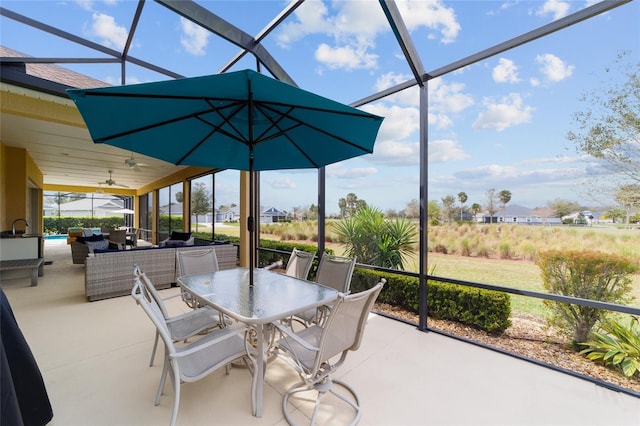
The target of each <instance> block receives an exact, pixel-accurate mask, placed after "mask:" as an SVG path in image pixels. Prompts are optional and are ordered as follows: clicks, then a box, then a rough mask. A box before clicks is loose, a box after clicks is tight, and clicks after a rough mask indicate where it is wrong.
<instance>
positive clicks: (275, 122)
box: [254, 104, 320, 168]
mask: <svg viewBox="0 0 640 426" xmlns="http://www.w3.org/2000/svg"><path fill="white" fill-rule="evenodd" d="M254 106H255V107H256V108H257V109H258V110H260V112H261V113H262V115H264V116H265V117H266V118H267V120H269V121H270V122H271V126H269V128H268V129H267V130H265V131H264V132H262V134H261V135H260V137H258V138H256V141H255V145H257V144H259V143H263V142H267V141H269V140H271V139H273V138H276V137H278V136H284V137H285V138H286V139H287V140H288V141H289V143H290V144H291V145H293V146H294V147H295V148H296V149H297V150H298V152H300V154H302V155H303V156H304V157H305V158H306V159H307V161H309V163H310V164H313V167H315V168H319V167H320V165H319V164H318V163H316V162H315V161H314V160H313V159H312V158H311V157H310V156H309V155H307V153H306V152H305V151H304V150H303V149H302V148H300V146H299V145H298V144H297V143H296V142H295V141H294V140H293V139H291V138H290V137H289V135H288V134H287V133H286V132H287V131H289V130H291V129H295V128H296V127H300V126H301V124H300V123H299V122H298V124H296V125H294V126H291V127H289V128H287V129H282V128H281V127H280V126H278V123H279V122H280V121H282V120H284V118H285V117H289V113H291V111H293V107H291V108H289V110H288V111H287V112H286V113H284V114H282V113H281V115H280V118H279V119H278V120H273V119H272V118H271V117H270V116H269V115H267V114H265V113H264V111H263V110H262V108H261V105H260V104H254ZM289 118H291V117H289ZM274 127H275V128H276V129H278V132H279V133H276V134H275V135H271V136H269V137H268V138H264V139H262V135H264V134H266V133H267V132H268V131H269V130H271V129H272V128H274Z"/></svg>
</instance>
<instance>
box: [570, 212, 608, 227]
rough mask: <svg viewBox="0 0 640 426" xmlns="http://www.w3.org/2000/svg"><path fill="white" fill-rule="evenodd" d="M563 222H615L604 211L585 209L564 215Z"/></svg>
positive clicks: (585, 223) (584, 223)
mask: <svg viewBox="0 0 640 426" xmlns="http://www.w3.org/2000/svg"><path fill="white" fill-rule="evenodd" d="M562 223H574V224H583V225H593V224H594V223H614V222H613V220H612V219H611V218H607V217H606V215H605V213H604V212H597V211H591V210H583V211H580V212H573V213H571V214H568V215H565V216H562Z"/></svg>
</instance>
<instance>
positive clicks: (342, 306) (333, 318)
mask: <svg viewBox="0 0 640 426" xmlns="http://www.w3.org/2000/svg"><path fill="white" fill-rule="evenodd" d="M385 282H386V281H385V280H384V279H382V280H380V282H379V283H378V284H376V285H375V286H373V287H372V288H370V289H369V290H365V291H362V292H360V293H353V294H349V295H344V294H340V296H339V297H338V300H337V301H336V302H335V303H334V304H333V306H332V308H331V314H330V315H329V318H327V321H326V323H325V325H324V327H323V331H322V336H321V337H320V343H319V345H318V347H319V348H320V350H319V351H318V352H317V355H316V359H315V362H314V371H318V369H319V368H320V367H321V365H322V363H324V362H325V361H327V360H329V359H330V358H333V357H334V356H336V355H338V354H340V353H343V357H344V356H345V355H346V351H355V350H357V349H358V348H359V347H360V342H361V341H362V336H363V334H364V328H365V326H366V324H367V317H368V316H369V311H371V308H372V307H373V304H374V302H375V301H376V299H377V298H378V295H379V294H380V291H382V287H384V284H385Z"/></svg>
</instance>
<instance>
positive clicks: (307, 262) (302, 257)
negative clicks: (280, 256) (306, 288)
mask: <svg viewBox="0 0 640 426" xmlns="http://www.w3.org/2000/svg"><path fill="white" fill-rule="evenodd" d="M315 257H316V255H315V254H314V253H309V252H306V251H302V250H298V249H297V248H294V249H293V250H292V251H291V256H290V257H289V261H288V262H287V269H286V270H285V272H284V273H285V274H286V275H289V276H290V277H295V278H301V279H303V280H306V279H307V277H308V276H309V271H311V265H313V259H315Z"/></svg>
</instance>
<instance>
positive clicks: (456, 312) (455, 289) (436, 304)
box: [351, 268, 511, 334]
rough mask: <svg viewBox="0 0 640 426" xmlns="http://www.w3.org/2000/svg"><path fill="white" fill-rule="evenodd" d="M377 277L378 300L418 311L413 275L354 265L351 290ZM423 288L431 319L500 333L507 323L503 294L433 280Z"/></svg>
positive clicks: (507, 300)
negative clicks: (381, 283) (382, 282)
mask: <svg viewBox="0 0 640 426" xmlns="http://www.w3.org/2000/svg"><path fill="white" fill-rule="evenodd" d="M380 278H385V279H386V280H387V284H386V285H385V286H384V288H383V289H382V292H381V293H380V296H379V297H378V301H379V302H382V303H387V304H389V305H393V306H398V307H400V308H403V309H406V310H408V311H411V312H414V313H416V314H417V313H418V307H419V300H418V287H419V281H418V279H417V278H414V277H407V276H402V275H394V274H390V273H388V272H378V271H372V270H369V269H362V268H356V269H355V271H354V273H353V278H352V279H351V291H352V292H359V291H363V290H366V289H369V288H371V287H373V286H374V285H375V284H376V283H377V282H378V281H380ZM427 289H428V290H427V291H428V298H427V313H428V316H430V317H432V318H435V319H444V320H450V321H456V322H459V323H462V324H467V325H471V326H474V327H477V328H480V329H482V330H486V331H487V332H489V333H493V334H500V333H502V332H503V331H504V330H506V329H507V328H509V326H511V321H510V320H509V316H510V315H511V297H510V296H509V295H508V294H506V293H500V292H497V291H491V290H483V289H477V288H471V287H465V286H461V285H456V284H448V283H441V282H435V281H428V282H427Z"/></svg>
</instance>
